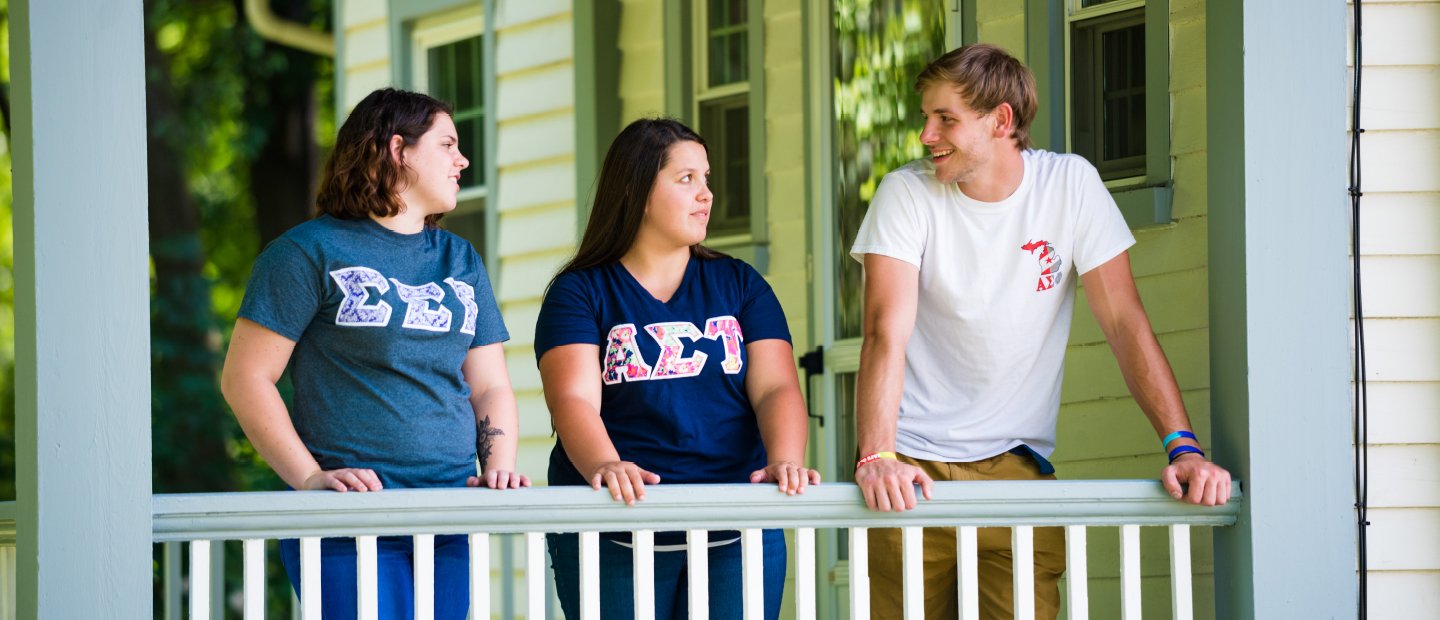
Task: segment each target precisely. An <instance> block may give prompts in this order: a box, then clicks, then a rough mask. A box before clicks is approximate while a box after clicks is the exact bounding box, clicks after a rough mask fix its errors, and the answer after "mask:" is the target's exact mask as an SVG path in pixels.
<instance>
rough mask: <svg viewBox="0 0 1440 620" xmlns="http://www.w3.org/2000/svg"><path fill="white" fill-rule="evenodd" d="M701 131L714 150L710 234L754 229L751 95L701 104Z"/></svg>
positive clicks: (731, 233)
mask: <svg viewBox="0 0 1440 620" xmlns="http://www.w3.org/2000/svg"><path fill="white" fill-rule="evenodd" d="M700 135H702V136H704V137H705V142H706V144H707V145H708V147H709V151H710V189H711V191H713V192H714V194H715V202H714V204H713V205H712V207H711V209H710V227H709V234H710V236H717V237H718V236H722V235H734V234H744V233H748V232H750V106H749V103H748V96H747V95H738V96H735V97H727V98H725V99H719V100H715V101H707V102H705V103H702V104H701V105H700Z"/></svg>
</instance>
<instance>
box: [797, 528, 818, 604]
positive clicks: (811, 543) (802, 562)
mask: <svg viewBox="0 0 1440 620" xmlns="http://www.w3.org/2000/svg"><path fill="white" fill-rule="evenodd" d="M795 618H796V620H815V528H813V527H800V528H795Z"/></svg>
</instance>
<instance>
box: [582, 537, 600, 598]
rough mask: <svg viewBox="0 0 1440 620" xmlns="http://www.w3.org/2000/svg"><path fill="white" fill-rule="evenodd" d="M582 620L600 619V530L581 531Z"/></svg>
mask: <svg viewBox="0 0 1440 620" xmlns="http://www.w3.org/2000/svg"><path fill="white" fill-rule="evenodd" d="M580 620H600V532H580Z"/></svg>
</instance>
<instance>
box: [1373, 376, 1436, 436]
mask: <svg viewBox="0 0 1440 620" xmlns="http://www.w3.org/2000/svg"><path fill="white" fill-rule="evenodd" d="M1367 391H1368V393H1369V401H1370V442H1371V443H1372V444H1387V443H1403V444H1412V443H1422V444H1431V445H1434V444H1440V415H1433V412H1436V411H1440V380H1437V381H1426V382H1409V383H1382V382H1372V383H1370V385H1369V388H1368V390H1367ZM1417 412H1421V413H1420V415H1417ZM1423 412H1432V415H1424V414H1423Z"/></svg>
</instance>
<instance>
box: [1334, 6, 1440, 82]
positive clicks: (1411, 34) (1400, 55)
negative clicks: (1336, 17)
mask: <svg viewBox="0 0 1440 620" xmlns="http://www.w3.org/2000/svg"><path fill="white" fill-rule="evenodd" d="M1346 10H1347V12H1348V11H1349V10H1350V7H1346ZM1364 11H1365V15H1364V20H1365V21H1364V24H1365V26H1364V31H1363V32H1362V33H1361V36H1362V37H1363V40H1362V41H1361V43H1362V44H1363V45H1364V52H1365V58H1364V63H1365V66H1367V67H1369V66H1372V65H1374V66H1380V65H1440V37H1437V36H1435V25H1436V24H1440V3H1435V2H1411V1H1406V2H1366V3H1365V4H1364ZM1347 40H1348V37H1347ZM1346 58H1351V59H1353V58H1354V56H1353V55H1352V54H1350V53H1349V52H1347V53H1346Z"/></svg>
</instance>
